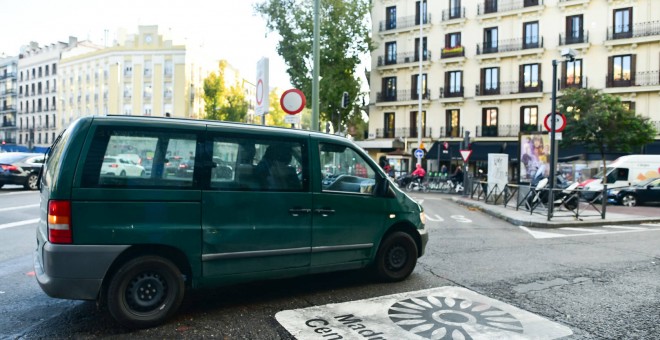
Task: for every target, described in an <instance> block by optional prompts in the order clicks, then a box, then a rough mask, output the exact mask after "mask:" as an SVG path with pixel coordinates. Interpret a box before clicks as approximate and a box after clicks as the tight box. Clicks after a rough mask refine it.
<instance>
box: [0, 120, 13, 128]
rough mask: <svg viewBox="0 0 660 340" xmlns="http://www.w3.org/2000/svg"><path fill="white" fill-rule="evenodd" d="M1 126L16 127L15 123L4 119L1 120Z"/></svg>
mask: <svg viewBox="0 0 660 340" xmlns="http://www.w3.org/2000/svg"><path fill="white" fill-rule="evenodd" d="M0 127H1V128H14V129H15V128H16V123H15V122H12V121H6V122H2V125H0Z"/></svg>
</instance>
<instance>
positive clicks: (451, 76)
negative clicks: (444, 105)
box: [444, 71, 463, 97]
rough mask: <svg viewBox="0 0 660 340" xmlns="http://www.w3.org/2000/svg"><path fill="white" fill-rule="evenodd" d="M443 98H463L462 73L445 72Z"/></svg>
mask: <svg viewBox="0 0 660 340" xmlns="http://www.w3.org/2000/svg"><path fill="white" fill-rule="evenodd" d="M444 96H445V97H463V71H450V72H445V89H444Z"/></svg>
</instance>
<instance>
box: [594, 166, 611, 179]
mask: <svg viewBox="0 0 660 340" xmlns="http://www.w3.org/2000/svg"><path fill="white" fill-rule="evenodd" d="M605 169H606V170H607V174H608V175H609V174H611V173H612V171H614V169H615V168H605ZM594 178H595V179H601V178H603V170H601V171H598V173H597V174H596V175H595V176H594Z"/></svg>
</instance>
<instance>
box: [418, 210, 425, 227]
mask: <svg viewBox="0 0 660 340" xmlns="http://www.w3.org/2000/svg"><path fill="white" fill-rule="evenodd" d="M419 220H420V221H422V224H424V225H426V214H425V213H424V212H423V211H420V212H419Z"/></svg>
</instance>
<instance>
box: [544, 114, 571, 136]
mask: <svg viewBox="0 0 660 340" xmlns="http://www.w3.org/2000/svg"><path fill="white" fill-rule="evenodd" d="M551 119H552V113H548V115H547V116H545V119H544V120H543V125H544V126H545V129H546V130H548V132H552V131H551V130H552V121H551ZM564 128H566V116H564V115H563V114H561V113H555V132H562V131H564Z"/></svg>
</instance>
